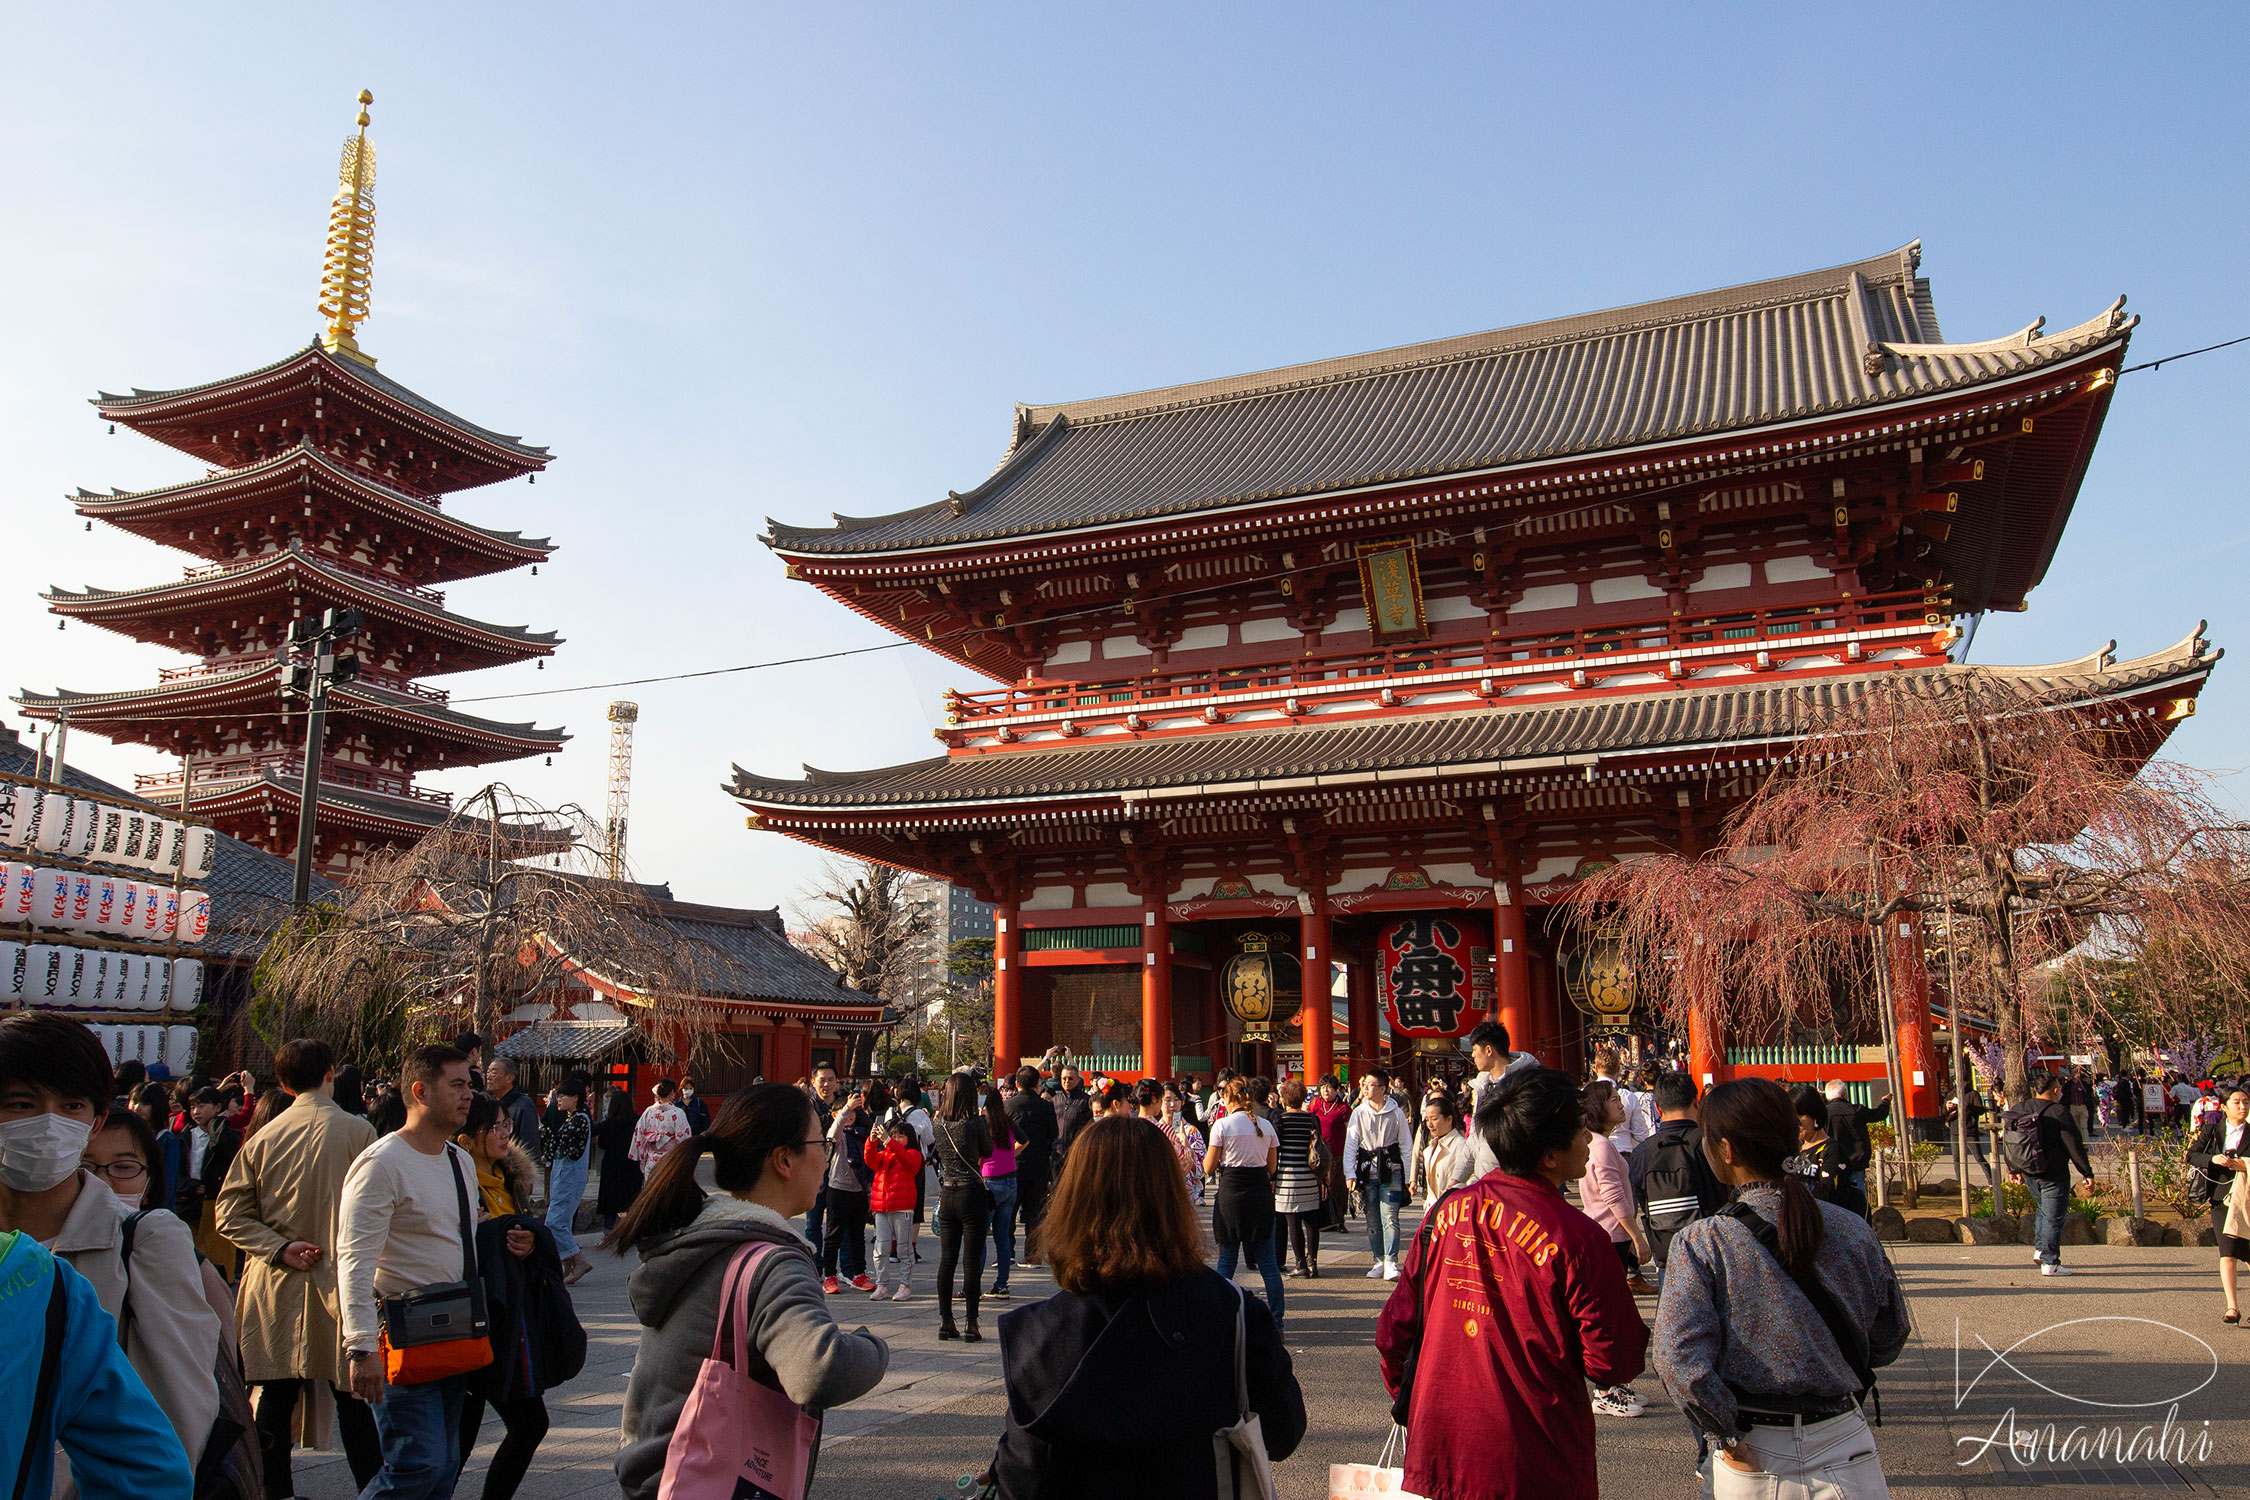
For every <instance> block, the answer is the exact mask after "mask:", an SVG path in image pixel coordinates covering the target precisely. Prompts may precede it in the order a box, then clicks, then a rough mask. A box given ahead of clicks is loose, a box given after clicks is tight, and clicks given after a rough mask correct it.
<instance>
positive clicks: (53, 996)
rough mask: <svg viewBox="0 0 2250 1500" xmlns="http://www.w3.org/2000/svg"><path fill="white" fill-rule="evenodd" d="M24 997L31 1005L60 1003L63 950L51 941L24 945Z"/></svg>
mask: <svg viewBox="0 0 2250 1500" xmlns="http://www.w3.org/2000/svg"><path fill="white" fill-rule="evenodd" d="M24 956H25V958H26V959H27V960H28V968H27V970H26V973H25V975H24V998H25V999H27V1000H29V1001H30V1002H31V1003H32V1004H33V1005H40V1006H52V1005H60V1004H62V985H63V950H62V949H61V948H59V947H57V946H55V945H54V944H53V943H30V944H27V945H25V950H24Z"/></svg>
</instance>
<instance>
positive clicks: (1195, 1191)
mask: <svg viewBox="0 0 2250 1500" xmlns="http://www.w3.org/2000/svg"><path fill="white" fill-rule="evenodd" d="M1185 1110H1186V1101H1185V1100H1184V1099H1182V1098H1181V1096H1180V1091H1179V1090H1178V1089H1175V1088H1166V1089H1165V1090H1164V1119H1163V1122H1162V1123H1163V1126H1164V1134H1165V1135H1166V1136H1167V1137H1169V1138H1170V1139H1171V1142H1172V1149H1173V1150H1174V1151H1175V1152H1177V1153H1178V1154H1179V1158H1180V1171H1181V1173H1182V1175H1184V1176H1185V1177H1186V1178H1187V1190H1188V1201H1189V1202H1190V1203H1198V1204H1199V1203H1201V1202H1202V1201H1203V1148H1204V1141H1203V1132H1202V1131H1200V1130H1198V1129H1196V1128H1195V1126H1193V1125H1192V1124H1190V1123H1189V1122H1188V1117H1187V1115H1186V1113H1185Z"/></svg>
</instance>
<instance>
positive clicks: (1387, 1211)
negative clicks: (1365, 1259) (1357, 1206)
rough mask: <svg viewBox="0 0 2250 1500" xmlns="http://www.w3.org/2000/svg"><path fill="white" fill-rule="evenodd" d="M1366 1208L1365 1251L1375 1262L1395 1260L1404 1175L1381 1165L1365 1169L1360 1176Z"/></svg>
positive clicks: (1404, 1186) (1403, 1194) (1404, 1183)
mask: <svg viewBox="0 0 2250 1500" xmlns="http://www.w3.org/2000/svg"><path fill="white" fill-rule="evenodd" d="M1359 1183H1360V1187H1361V1189H1362V1192H1361V1194H1360V1196H1361V1198H1362V1199H1363V1200H1364V1202H1365V1205H1366V1209H1367V1253H1368V1254H1369V1255H1371V1256H1373V1257H1374V1258H1375V1260H1376V1261H1378V1262H1381V1261H1386V1260H1389V1261H1395V1260H1397V1259H1398V1206H1399V1204H1400V1202H1401V1201H1403V1200H1404V1199H1405V1197H1406V1174H1405V1173H1404V1172H1403V1171H1400V1170H1395V1169H1391V1168H1387V1167H1383V1166H1376V1167H1372V1168H1368V1169H1366V1171H1365V1173H1364V1175H1362V1176H1361V1177H1360V1179H1359Z"/></svg>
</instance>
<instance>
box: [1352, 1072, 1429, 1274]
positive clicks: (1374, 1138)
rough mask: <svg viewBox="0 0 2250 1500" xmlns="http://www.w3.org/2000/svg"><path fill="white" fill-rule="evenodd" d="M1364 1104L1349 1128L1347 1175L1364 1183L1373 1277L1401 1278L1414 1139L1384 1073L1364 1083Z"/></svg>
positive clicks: (1362, 1201)
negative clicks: (1402, 1214)
mask: <svg viewBox="0 0 2250 1500" xmlns="http://www.w3.org/2000/svg"><path fill="white" fill-rule="evenodd" d="M1359 1089H1360V1102H1359V1104H1358V1106H1357V1107H1356V1108H1354V1109H1353V1110H1352V1114H1351V1119H1350V1121H1349V1122H1348V1123H1347V1124H1346V1125H1345V1126H1344V1175H1345V1176H1346V1177H1347V1178H1349V1179H1351V1180H1352V1181H1353V1182H1355V1183H1357V1184H1358V1185H1359V1198H1360V1211H1361V1212H1362V1213H1364V1214H1366V1215H1367V1254H1368V1258H1369V1259H1371V1260H1373V1261H1374V1264H1373V1265H1371V1266H1369V1267H1368V1268H1367V1274H1368V1276H1369V1277H1370V1278H1375V1277H1381V1278H1383V1279H1384V1280H1387V1281H1396V1280H1398V1210H1399V1205H1400V1204H1401V1203H1404V1202H1405V1201H1406V1153H1407V1151H1408V1150H1409V1149H1411V1147H1412V1144H1413V1140H1414V1130H1413V1127H1412V1126H1410V1125H1408V1124H1407V1123H1406V1111H1404V1110H1402V1109H1400V1108H1399V1106H1398V1101H1397V1100H1396V1099H1393V1098H1392V1097H1391V1093H1390V1089H1389V1087H1388V1086H1387V1085H1386V1084H1385V1082H1384V1079H1383V1075H1382V1074H1381V1073H1370V1074H1368V1075H1367V1076H1366V1077H1365V1078H1362V1079H1361V1080H1360V1081H1359Z"/></svg>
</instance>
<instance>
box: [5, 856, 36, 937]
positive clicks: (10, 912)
mask: <svg viewBox="0 0 2250 1500" xmlns="http://www.w3.org/2000/svg"><path fill="white" fill-rule="evenodd" d="M32 868H33V867H32V866H30V865H27V864H25V863H24V862H23V861H21V860H15V859H8V860H0V922H28V921H30V920H31V898H32V892H33V891H34V890H35V889H36V887H35V886H34V885H33V883H32Z"/></svg>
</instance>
